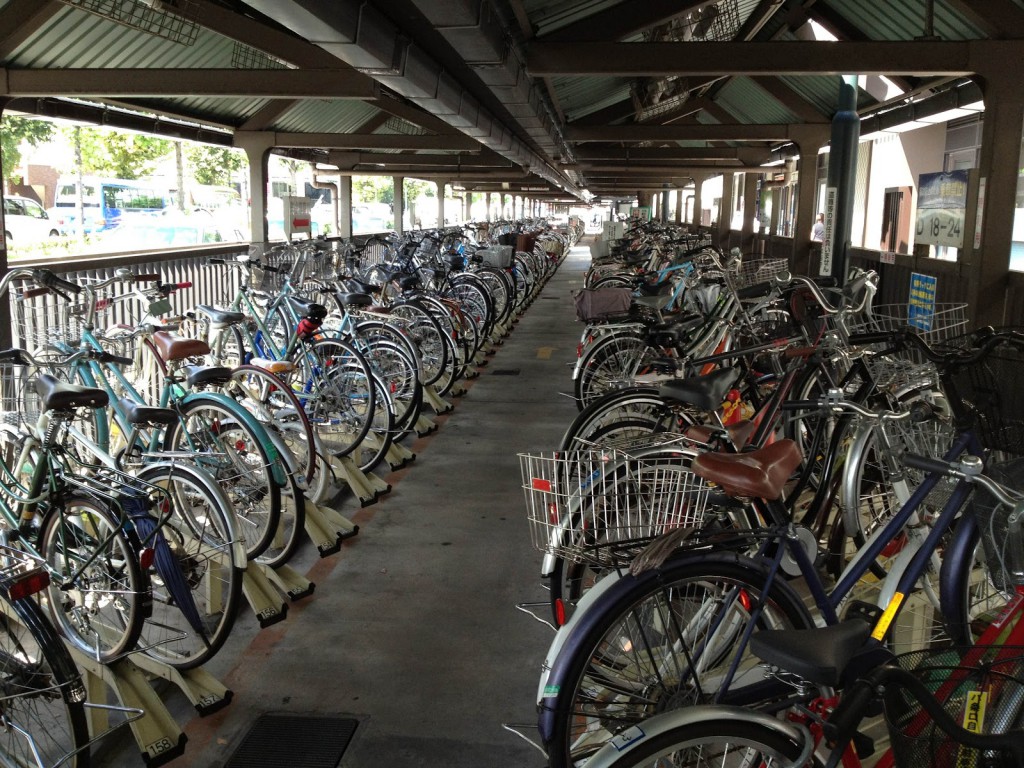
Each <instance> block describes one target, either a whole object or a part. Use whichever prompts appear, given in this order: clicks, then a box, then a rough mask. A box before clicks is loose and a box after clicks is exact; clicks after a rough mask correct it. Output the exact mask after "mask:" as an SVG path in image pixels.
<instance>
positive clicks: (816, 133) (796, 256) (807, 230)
mask: <svg viewBox="0 0 1024 768" xmlns="http://www.w3.org/2000/svg"><path fill="white" fill-rule="evenodd" d="M789 135H790V137H791V138H792V139H793V141H794V143H795V144H796V145H797V147H799V148H800V164H799V167H798V176H797V198H796V220H795V222H794V223H793V255H792V256H791V257H790V261H789V264H790V267H791V268H792V270H793V272H794V273H795V274H798V275H806V274H807V272H808V271H809V270H810V265H811V227H813V226H814V218H815V217H816V216H817V215H818V211H816V210H814V207H815V205H814V202H815V198H816V196H817V192H818V178H817V177H818V150H819V149H821V148H822V147H823V146H825V144H826V143H827V142H828V137H829V127H828V126H827V125H791V126H789Z"/></svg>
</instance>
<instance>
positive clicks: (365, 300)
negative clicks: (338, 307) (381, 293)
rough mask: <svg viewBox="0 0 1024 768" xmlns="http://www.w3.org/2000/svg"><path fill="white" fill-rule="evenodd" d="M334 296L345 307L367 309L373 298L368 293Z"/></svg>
mask: <svg viewBox="0 0 1024 768" xmlns="http://www.w3.org/2000/svg"><path fill="white" fill-rule="evenodd" d="M335 296H336V297H337V299H338V302H339V303H341V304H343V305H345V306H346V307H368V306H370V305H371V304H373V296H371V295H370V294H368V293H336V294H335Z"/></svg>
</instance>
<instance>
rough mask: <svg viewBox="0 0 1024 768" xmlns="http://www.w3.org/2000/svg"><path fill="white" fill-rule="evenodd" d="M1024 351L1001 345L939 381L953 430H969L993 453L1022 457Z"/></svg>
mask: <svg viewBox="0 0 1024 768" xmlns="http://www.w3.org/2000/svg"><path fill="white" fill-rule="evenodd" d="M1022 381H1024V349H1021V348H1018V347H1017V346H1015V345H1012V344H1009V343H1004V344H1000V345H998V346H996V347H995V348H994V349H992V350H991V352H990V353H989V354H988V355H986V356H985V358H984V359H982V360H979V361H976V362H974V363H972V364H971V365H961V366H955V367H952V368H951V369H950V370H948V371H947V372H945V373H944V374H943V377H942V383H943V388H944V390H945V392H946V396H947V397H948V398H949V402H950V405H951V406H952V408H953V413H954V415H955V416H956V420H957V426H958V427H960V429H964V430H966V429H973V430H974V432H975V434H976V435H977V436H978V439H979V440H980V441H981V444H982V445H983V446H984V447H985V448H988V449H989V450H993V451H1005V452H1006V453H1010V454H1013V455H1014V456H1024V397H1021V393H1020V386H1021V382H1022Z"/></svg>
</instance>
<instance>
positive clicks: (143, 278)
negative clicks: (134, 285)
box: [134, 272, 160, 283]
mask: <svg viewBox="0 0 1024 768" xmlns="http://www.w3.org/2000/svg"><path fill="white" fill-rule="evenodd" d="M134 277H135V279H136V281H138V282H140V283H156V282H158V281H159V280H160V274H159V273H158V272H147V273H146V274H144V275H134Z"/></svg>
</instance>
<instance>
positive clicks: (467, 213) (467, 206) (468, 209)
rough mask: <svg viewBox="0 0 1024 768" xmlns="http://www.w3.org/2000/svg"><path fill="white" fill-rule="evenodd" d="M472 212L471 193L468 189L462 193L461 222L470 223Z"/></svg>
mask: <svg viewBox="0 0 1024 768" xmlns="http://www.w3.org/2000/svg"><path fill="white" fill-rule="evenodd" d="M472 210H473V193H472V192H470V191H469V190H468V189H467V190H466V191H465V192H463V193H462V220H463V221H470V220H471V218H470V217H471V216H472V215H473V214H472Z"/></svg>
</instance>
